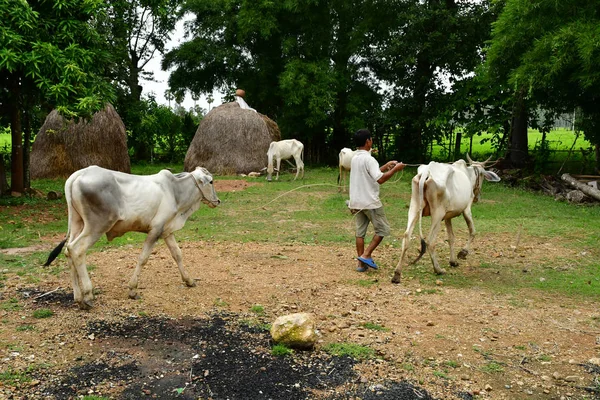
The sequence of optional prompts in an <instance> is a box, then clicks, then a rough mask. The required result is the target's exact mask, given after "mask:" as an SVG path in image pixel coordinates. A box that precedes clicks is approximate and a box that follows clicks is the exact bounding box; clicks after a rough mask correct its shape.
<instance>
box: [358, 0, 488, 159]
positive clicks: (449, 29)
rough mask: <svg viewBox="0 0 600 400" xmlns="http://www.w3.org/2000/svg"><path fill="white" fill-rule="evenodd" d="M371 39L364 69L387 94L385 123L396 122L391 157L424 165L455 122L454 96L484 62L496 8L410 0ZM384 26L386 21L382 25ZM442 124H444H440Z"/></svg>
mask: <svg viewBox="0 0 600 400" xmlns="http://www.w3.org/2000/svg"><path fill="white" fill-rule="evenodd" d="M400 4H401V7H400V8H398V9H397V10H396V11H397V14H395V15H397V17H396V19H392V20H391V21H390V22H389V23H388V24H387V25H386V26H385V27H382V28H380V29H384V32H383V33H382V34H381V35H378V36H375V37H374V39H379V40H378V41H377V40H373V43H372V46H371V47H370V48H369V53H368V55H367V64H368V65H369V67H370V68H371V69H372V70H373V71H374V73H375V75H376V76H377V77H378V78H379V79H381V80H383V81H384V82H386V84H387V86H388V87H389V88H390V89H389V90H388V92H387V93H386V97H387V99H386V100H387V103H388V104H389V109H388V110H387V114H388V119H389V120H392V121H394V123H393V124H391V129H393V130H394V136H395V149H394V150H395V154H396V156H397V157H398V158H399V159H402V160H405V161H418V162H423V161H424V160H425V154H426V149H427V146H428V144H429V143H431V142H432V141H434V140H436V139H441V138H443V137H444V135H445V134H446V133H447V130H448V124H450V123H451V121H452V120H456V115H455V112H454V111H452V110H453V109H454V110H459V109H458V107H459V105H460V103H458V104H454V101H459V102H460V98H459V97H457V96H454V95H453V93H454V92H456V91H457V90H458V87H456V86H457V85H459V84H460V82H461V81H462V80H464V79H465V77H467V76H469V74H472V73H473V71H475V69H476V67H477V66H478V65H480V64H481V62H482V54H481V49H482V47H483V45H484V41H485V40H486V39H487V38H489V32H490V29H489V26H490V22H491V21H492V20H493V18H494V15H495V14H494V8H492V7H490V4H489V2H488V1H480V2H479V1H478V2H475V1H472V2H471V1H455V0H427V1H422V0H410V1H404V2H400ZM383 21H385V20H383ZM443 121H445V122H443Z"/></svg>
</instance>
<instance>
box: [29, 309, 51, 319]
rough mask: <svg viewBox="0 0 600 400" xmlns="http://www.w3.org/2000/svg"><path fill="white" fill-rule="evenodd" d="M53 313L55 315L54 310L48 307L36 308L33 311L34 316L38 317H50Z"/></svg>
mask: <svg viewBox="0 0 600 400" xmlns="http://www.w3.org/2000/svg"><path fill="white" fill-rule="evenodd" d="M53 315H54V312H53V311H52V310H49V309H47V308H40V309H39V310H35V311H34V312H33V318H38V319H42V318H50V317H51V316H53Z"/></svg>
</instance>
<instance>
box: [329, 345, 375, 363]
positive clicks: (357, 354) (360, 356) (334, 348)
mask: <svg viewBox="0 0 600 400" xmlns="http://www.w3.org/2000/svg"><path fill="white" fill-rule="evenodd" d="M323 350H324V351H326V352H327V353H329V354H331V355H334V356H338V357H352V358H355V359H357V360H366V359H370V358H373V357H375V350H373V349H372V348H370V347H366V346H361V345H358V344H354V343H329V344H326V345H325V346H323Z"/></svg>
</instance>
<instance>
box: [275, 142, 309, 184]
mask: <svg viewBox="0 0 600 400" xmlns="http://www.w3.org/2000/svg"><path fill="white" fill-rule="evenodd" d="M303 156H304V145H303V144H302V143H301V142H300V141H298V140H296V139H288V140H280V141H279V142H271V145H270V146H269V151H267V162H268V164H267V180H268V181H269V182H271V175H272V174H273V170H275V171H277V176H276V177H275V180H278V179H279V167H280V166H281V160H289V159H290V158H292V157H293V158H294V161H295V162H296V176H295V177H294V180H296V179H297V178H298V174H299V173H300V171H302V178H304V162H303V161H302V159H303ZM273 158H275V161H276V162H277V168H274V166H273Z"/></svg>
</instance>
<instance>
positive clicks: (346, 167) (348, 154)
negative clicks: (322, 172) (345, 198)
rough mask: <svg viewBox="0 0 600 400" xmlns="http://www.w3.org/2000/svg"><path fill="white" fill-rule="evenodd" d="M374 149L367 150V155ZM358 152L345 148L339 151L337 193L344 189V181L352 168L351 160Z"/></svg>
mask: <svg viewBox="0 0 600 400" xmlns="http://www.w3.org/2000/svg"><path fill="white" fill-rule="evenodd" d="M373 150H374V149H371V150H369V153H371V152H373ZM357 151H358V150H351V149H349V148H347V147H344V148H343V149H342V150H340V155H339V157H338V159H339V168H340V173H339V174H338V186H339V188H338V191H339V190H344V189H345V187H346V186H345V184H344V181H345V180H346V179H347V177H348V174H349V173H350V167H351V166H352V159H353V158H354V155H355V154H356V152H357Z"/></svg>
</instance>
